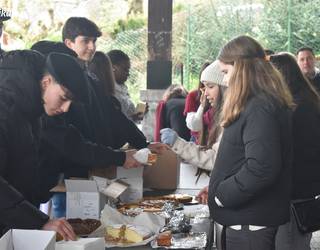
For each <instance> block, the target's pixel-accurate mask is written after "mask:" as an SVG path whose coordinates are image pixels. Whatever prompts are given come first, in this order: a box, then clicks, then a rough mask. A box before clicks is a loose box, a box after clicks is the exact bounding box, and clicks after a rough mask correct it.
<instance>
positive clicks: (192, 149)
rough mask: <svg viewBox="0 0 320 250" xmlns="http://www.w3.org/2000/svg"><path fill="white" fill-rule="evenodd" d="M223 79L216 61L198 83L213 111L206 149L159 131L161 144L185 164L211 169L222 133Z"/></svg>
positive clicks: (224, 88)
mask: <svg viewBox="0 0 320 250" xmlns="http://www.w3.org/2000/svg"><path fill="white" fill-rule="evenodd" d="M223 78H224V74H223V73H222V72H221V71H220V67H219V62H218V61H214V62H213V63H211V64H210V65H209V66H208V67H206V68H205V69H204V70H203V72H202V74H201V77H200V81H201V83H202V84H203V85H204V87H205V90H204V95H205V97H206V99H207V100H208V101H209V103H210V105H211V106H212V108H214V109H215V113H214V119H213V120H214V121H213V122H212V125H211V128H210V129H209V137H208V141H207V147H206V148H203V147H202V146H200V145H197V144H195V143H193V142H187V141H186V140H184V139H183V138H181V137H179V136H178V134H177V133H176V132H175V131H174V130H173V129H170V128H164V129H162V130H161V131H160V133H161V142H162V143H165V144H168V145H169V146H170V147H171V149H172V150H173V151H174V152H175V153H176V154H177V155H179V156H180V157H181V158H182V159H183V160H185V161H186V162H188V163H190V164H192V165H195V166H198V167H199V168H201V169H205V170H209V171H211V170H212V169H213V166H214V161H215V158H216V155H217V150H218V148H219V142H220V139H221V133H222V130H221V127H220V126H219V114H220V110H221V107H222V104H223V95H224V92H225V90H226V87H227V86H226V82H225V81H224V79H223Z"/></svg>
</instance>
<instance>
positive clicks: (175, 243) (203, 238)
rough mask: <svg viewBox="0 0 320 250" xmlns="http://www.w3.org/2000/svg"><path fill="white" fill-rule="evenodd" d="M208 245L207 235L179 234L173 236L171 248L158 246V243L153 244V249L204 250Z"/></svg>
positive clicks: (153, 242) (154, 241)
mask: <svg viewBox="0 0 320 250" xmlns="http://www.w3.org/2000/svg"><path fill="white" fill-rule="evenodd" d="M206 244H207V234H206V233H193V232H191V233H179V234H173V235H172V238H171V246H158V244H157V241H156V240H153V241H152V242H151V247H152V248H161V249H163V248H165V249H203V248H205V247H206Z"/></svg>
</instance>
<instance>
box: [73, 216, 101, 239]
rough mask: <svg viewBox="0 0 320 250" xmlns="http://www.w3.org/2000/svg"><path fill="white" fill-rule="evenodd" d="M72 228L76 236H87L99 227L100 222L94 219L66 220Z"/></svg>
mask: <svg viewBox="0 0 320 250" xmlns="http://www.w3.org/2000/svg"><path fill="white" fill-rule="evenodd" d="M67 221H68V222H69V223H70V225H71V226H72V228H73V231H74V232H75V234H76V235H79V236H81V235H88V234H91V233H92V232H93V231H95V230H96V229H97V228H98V227H100V226H101V222H100V221H99V220H95V219H84V220H82V219H80V218H74V219H68V220H67Z"/></svg>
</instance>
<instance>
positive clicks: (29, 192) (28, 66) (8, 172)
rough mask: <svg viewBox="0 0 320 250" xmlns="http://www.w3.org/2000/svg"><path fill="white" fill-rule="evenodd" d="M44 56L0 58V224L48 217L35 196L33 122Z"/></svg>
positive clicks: (28, 224) (33, 223) (22, 224)
mask: <svg viewBox="0 0 320 250" xmlns="http://www.w3.org/2000/svg"><path fill="white" fill-rule="evenodd" d="M43 65H44V58H43V57H42V56H41V55H40V54H38V53H36V52H31V51H12V52H8V53H7V54H6V55H5V56H4V58H3V60H2V61H1V62H0V79H1V80H0V197H1V202H0V230H1V231H3V229H4V228H34V229H35V228H41V227H42V225H44V224H45V223H46V221H47V220H48V217H47V215H45V214H43V213H42V212H40V211H39V210H38V209H37V208H36V206H38V205H39V201H38V200H37V199H36V198H35V195H34V194H35V190H36V189H37V188H38V180H39V179H38V152H37V150H38V141H37V138H38V130H37V128H38V126H37V122H38V119H39V117H40V115H41V114H42V113H43V107H42V103H41V91H40V84H39V80H40V77H41V74H42V72H41V69H43Z"/></svg>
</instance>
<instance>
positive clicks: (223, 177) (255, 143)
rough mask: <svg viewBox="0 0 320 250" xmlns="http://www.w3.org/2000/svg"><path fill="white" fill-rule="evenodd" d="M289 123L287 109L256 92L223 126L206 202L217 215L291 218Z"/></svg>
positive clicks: (275, 221) (235, 219)
mask: <svg viewBox="0 0 320 250" xmlns="http://www.w3.org/2000/svg"><path fill="white" fill-rule="evenodd" d="M291 124H292V122H291V111H290V110H289V109H286V108H284V107H282V106H280V105H278V104H277V102H276V101H274V100H267V99H265V98H262V97H261V98H259V97H253V98H251V100H249V101H248V103H247V105H246V107H245V108H244V111H242V112H241V114H240V116H239V118H238V119H237V120H235V121H234V122H233V123H232V124H231V125H229V126H228V127H226V128H225V129H224V133H223V136H222V139H221V142H220V146H219V151H218V154H217V158H216V161H215V165H214V168H213V171H212V174H211V177H210V184H209V202H208V203H209V208H210V214H211V216H212V217H213V218H214V220H215V221H217V222H218V223H220V224H222V225H258V226H278V225H281V224H284V223H285V222H287V221H288V220H289V204H290V195H291V166H292V134H291V133H292V125H291ZM214 197H217V198H218V199H219V201H220V202H221V203H222V204H223V206H224V207H219V206H218V205H217V203H216V202H215V198H214Z"/></svg>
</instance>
